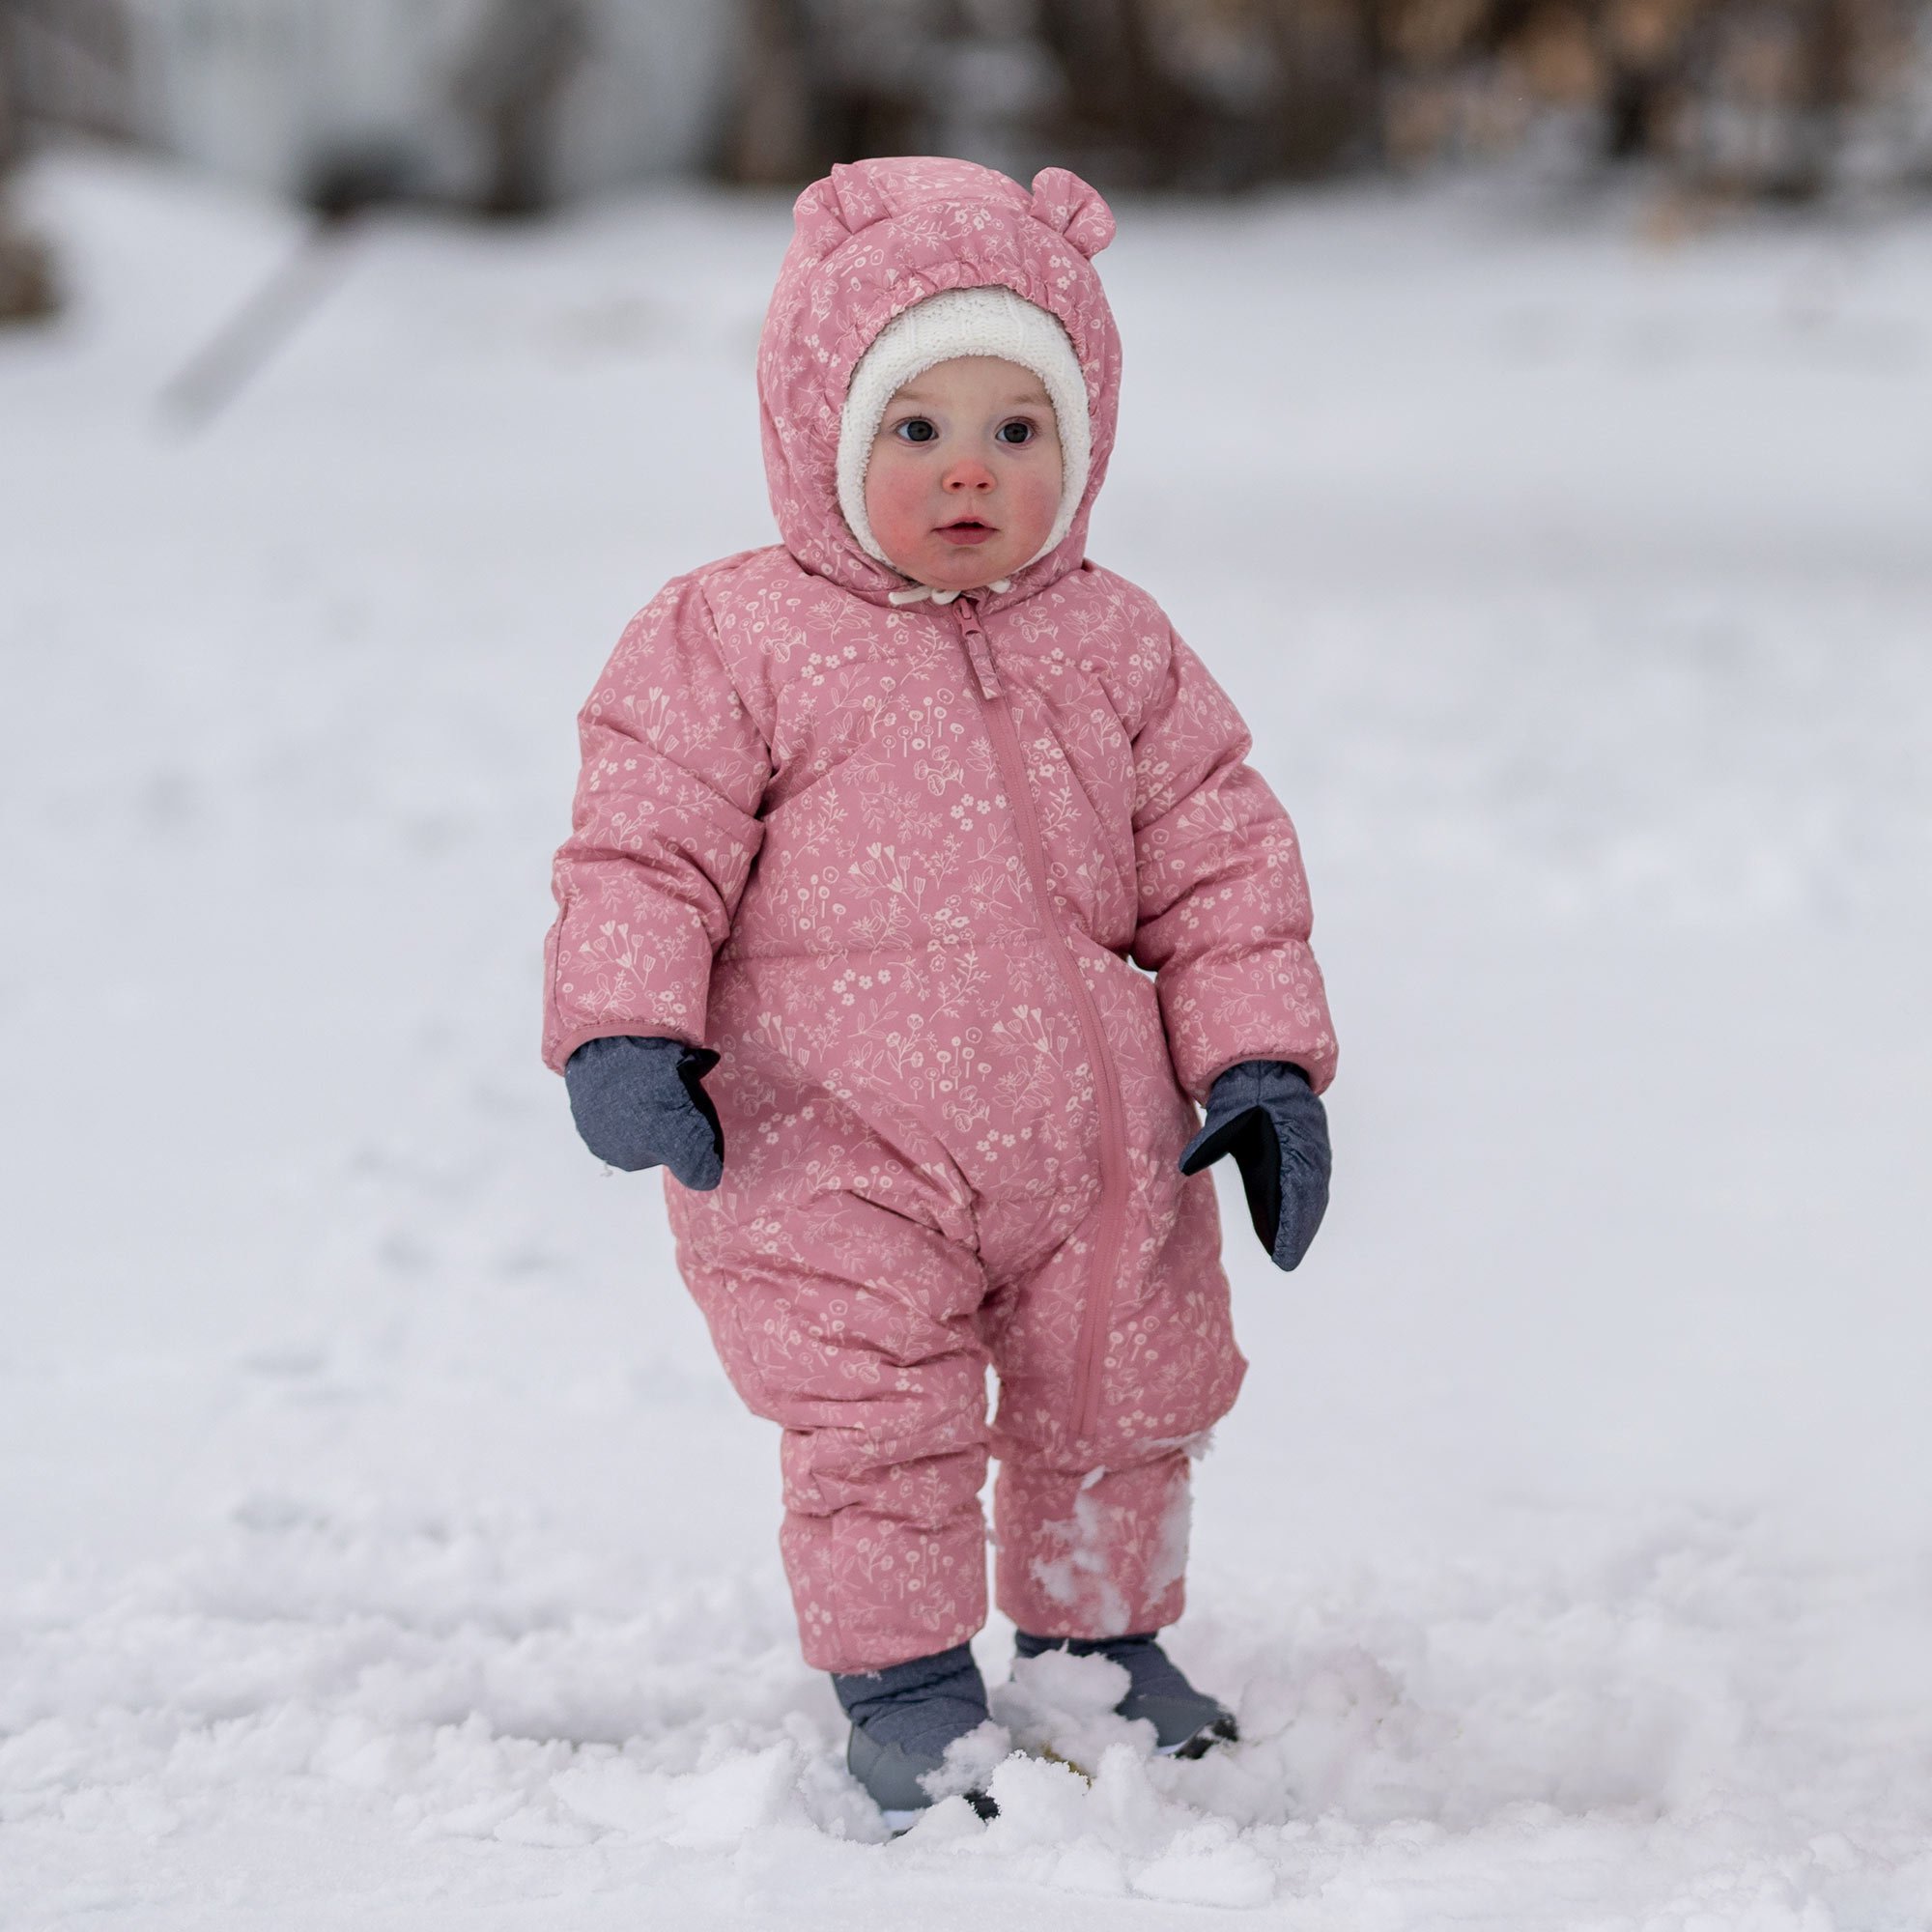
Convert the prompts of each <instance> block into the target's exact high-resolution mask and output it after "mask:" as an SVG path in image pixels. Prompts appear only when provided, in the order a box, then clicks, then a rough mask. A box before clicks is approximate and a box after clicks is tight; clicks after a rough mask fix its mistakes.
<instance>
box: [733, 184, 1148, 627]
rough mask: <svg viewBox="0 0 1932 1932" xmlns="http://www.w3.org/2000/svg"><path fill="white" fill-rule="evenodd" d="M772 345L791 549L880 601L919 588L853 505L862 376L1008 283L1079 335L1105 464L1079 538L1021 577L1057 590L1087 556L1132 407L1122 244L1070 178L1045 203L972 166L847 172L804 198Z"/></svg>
mask: <svg viewBox="0 0 1932 1932" xmlns="http://www.w3.org/2000/svg"><path fill="white" fill-rule="evenodd" d="M794 219H795V224H796V225H795V229H794V233H793V236H792V241H791V246H790V247H789V248H788V249H787V250H786V252H785V258H784V262H783V264H782V266H781V269H780V270H779V279H778V286H777V288H776V290H775V291H774V292H773V295H772V301H771V306H770V308H769V309H768V310H767V312H766V315H765V326H764V333H763V335H762V337H761V339H760V342H759V346H758V402H759V411H760V416H761V421H762V430H763V440H764V452H765V477H766V482H767V484H768V486H769V488H770V491H771V500H772V510H773V514H774V515H775V516H776V517H777V518H778V524H779V531H780V534H781V536H782V537H783V539H784V544H785V548H786V549H787V550H788V551H789V552H790V553H791V554H792V555H793V556H794V557H796V558H797V559H798V561H799V562H800V563H801V564H803V565H804V566H805V567H806V569H808V570H810V571H811V572H813V573H814V574H815V575H817V576H820V577H824V578H827V579H829V580H830V581H831V582H835V583H838V584H839V585H841V586H843V587H844V588H845V589H848V590H852V591H856V592H857V593H858V594H859V595H861V596H863V597H866V598H867V599H868V600H870V601H872V602H883V601H884V600H885V599H886V598H887V597H888V596H890V594H891V593H892V592H893V591H895V590H900V589H903V588H904V587H905V580H904V579H903V578H902V577H900V575H899V574H898V573H897V572H896V571H895V570H893V569H892V568H891V567H890V566H889V565H886V564H883V563H880V562H878V561H877V560H875V559H874V558H872V557H870V556H868V555H867V554H866V552H865V551H864V550H863V549H861V548H860V545H859V541H858V539H857V538H856V537H855V536H854V535H853V533H852V531H851V529H850V528H849V527H848V526H847V525H846V522H845V519H844V516H843V515H842V514H841V512H840V510H839V507H838V432H839V424H840V417H841V413H842V412H843V409H844V405H845V396H846V392H847V390H848V388H849V387H850V384H851V381H852V372H853V371H854V369H856V368H857V366H858V364H859V360H860V358H861V357H862V356H863V355H865V353H866V351H867V349H869V348H870V347H871V345H872V343H873V341H874V340H875V339H876V338H877V336H878V335H879V332H880V331H881V330H882V329H883V328H885V327H886V326H887V325H888V324H889V323H890V322H892V321H893V319H894V318H895V317H896V316H898V315H901V314H903V313H904V312H905V311H906V310H907V309H909V308H911V307H913V306H914V305H915V304H916V303H919V302H922V301H923V300H925V298H927V297H928V296H934V295H938V294H940V293H942V292H943V291H946V290H950V289H972V288H985V287H991V286H997V287H1001V288H1007V289H1010V290H1011V291H1012V292H1013V293H1014V294H1015V295H1017V296H1019V297H1020V298H1022V299H1024V300H1026V301H1030V302H1032V303H1033V304H1034V305H1035V306H1036V307H1037V308H1041V309H1044V310H1045V311H1046V312H1047V313H1048V314H1049V315H1051V316H1052V317H1053V318H1054V319H1055V320H1056V321H1057V322H1058V323H1059V324H1060V326H1061V327H1063V328H1064V329H1065V331H1066V335H1067V339H1068V340H1069V341H1070V342H1071V343H1072V345H1073V350H1074V354H1075V355H1077V356H1078V357H1079V361H1080V370H1081V374H1082V376H1083V377H1084V379H1085V381H1086V385H1087V407H1088V418H1089V425H1090V434H1091V437H1092V452H1091V457H1090V461H1089V467H1088V472H1087V486H1086V489H1085V490H1084V492H1083V493H1082V496H1081V499H1080V504H1079V507H1078V509H1077V510H1076V511H1075V512H1074V515H1073V520H1072V522H1071V524H1070V525H1069V526H1068V528H1067V531H1066V534H1065V536H1064V537H1063V538H1062V539H1061V540H1060V542H1059V543H1058V544H1057V545H1055V547H1054V548H1053V549H1052V550H1051V551H1049V552H1048V553H1047V554H1046V555H1044V556H1042V557H1040V558H1038V559H1037V560H1036V561H1035V562H1033V563H1031V564H1029V565H1028V566H1027V567H1026V569H1024V570H1023V571H1021V572H1019V573H1018V575H1017V576H1016V577H1015V579H1014V581H1013V587H1012V590H1011V592H1010V593H1009V596H1010V597H1025V596H1029V595H1031V594H1033V593H1034V592H1035V591H1037V590H1040V589H1043V588H1045V587H1046V586H1047V585H1048V584H1050V583H1053V582H1056V581H1057V580H1059V579H1060V578H1062V577H1064V576H1065V574H1066V572H1068V571H1069V570H1072V569H1074V568H1075V567H1076V566H1077V565H1078V564H1079V562H1080V560H1081V558H1082V557H1083V556H1084V555H1085V554H1086V548H1087V522H1088V517H1089V514H1090V512H1091V511H1092V508H1093V504H1094V497H1095V496H1096V495H1097V494H1098V492H1099V489H1100V485H1101V482H1102V481H1103V479H1104V478H1105V475H1106V469H1107V458H1108V456H1109V454H1110V453H1111V451H1112V449H1113V446H1114V425H1115V420H1116V415H1117V412H1118V408H1119V397H1120V381H1121V339H1120V333H1119V331H1118V330H1117V329H1116V327H1115V326H1114V316H1113V311H1112V309H1110V308H1109V307H1108V305H1107V298H1106V294H1105V292H1104V291H1103V290H1102V288H1101V286H1100V278H1099V275H1098V274H1097V273H1096V272H1095V270H1094V263H1093V257H1094V256H1095V255H1097V254H1098V253H1099V252H1100V250H1101V249H1102V248H1104V247H1105V246H1106V245H1107V243H1108V242H1109V241H1111V240H1112V239H1113V234H1114V217H1113V213H1112V212H1111V211H1110V210H1109V209H1108V207H1107V204H1106V203H1105V202H1104V201H1103V200H1102V199H1101V198H1100V196H1099V194H1098V193H1097V192H1096V191H1095V190H1094V189H1093V188H1092V187H1090V186H1089V185H1087V184H1086V183H1085V182H1083V181H1082V180H1081V179H1080V178H1079V177H1078V176H1077V175H1074V174H1070V173H1068V171H1067V170H1066V169H1065V168H1047V169H1044V170H1042V172H1041V173H1039V174H1038V175H1037V176H1036V177H1035V178H1034V184H1033V188H1032V191H1031V192H1029V191H1028V190H1027V189H1025V188H1023V187H1021V186H1020V185H1019V184H1018V183H1017V182H1013V181H1010V180H1009V179H1008V178H1007V176H1005V175H1003V174H998V173H996V172H995V171H994V170H993V169H991V168H982V167H980V166H977V165H976V164H975V163H973V162H971V161H954V160H942V159H936V158H931V157H923V156H922V157H915V158H906V159H896V160H869V161H856V162H853V163H851V164H849V165H841V166H838V167H835V168H834V169H833V170H832V172H831V174H830V175H829V176H827V177H826V178H825V179H824V180H823V181H818V182H814V183H813V184H812V185H811V186H810V187H809V188H807V189H806V190H805V192H804V193H803V194H801V195H800V196H799V198H798V202H797V204H796V207H795V209H794Z"/></svg>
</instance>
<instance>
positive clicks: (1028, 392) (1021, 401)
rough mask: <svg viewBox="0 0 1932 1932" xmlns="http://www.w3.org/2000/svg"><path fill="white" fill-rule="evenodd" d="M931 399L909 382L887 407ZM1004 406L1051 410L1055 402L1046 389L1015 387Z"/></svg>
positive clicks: (896, 392) (927, 401)
mask: <svg viewBox="0 0 1932 1932" xmlns="http://www.w3.org/2000/svg"><path fill="white" fill-rule="evenodd" d="M931 401H932V398H931V397H930V396H929V395H927V394H926V392H925V391H924V390H923V389H922V388H921V387H920V386H919V384H917V383H908V384H906V385H905V387H904V388H903V389H899V390H897V391H895V394H894V396H893V399H892V401H891V402H890V403H889V404H888V405H887V408H888V409H897V408H898V406H899V405H900V404H901V403H928V404H929V403H930V402H931ZM1003 407H1004V408H1006V409H1009V410H1016V409H1022V408H1025V409H1037V410H1050V409H1051V408H1052V407H1053V403H1052V400H1051V399H1050V398H1049V397H1048V395H1047V393H1046V391H1045V390H1044V389H1015V390H1013V391H1012V392H1011V393H1010V394H1009V396H1008V397H1007V400H1006V402H1005V404H1004V405H1003Z"/></svg>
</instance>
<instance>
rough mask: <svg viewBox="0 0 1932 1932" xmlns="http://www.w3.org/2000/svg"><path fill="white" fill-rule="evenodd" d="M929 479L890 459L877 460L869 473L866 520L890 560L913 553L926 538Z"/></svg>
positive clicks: (878, 458)
mask: <svg viewBox="0 0 1932 1932" xmlns="http://www.w3.org/2000/svg"><path fill="white" fill-rule="evenodd" d="M925 496H926V485H925V478H924V477H923V475H922V474H921V473H920V472H918V471H917V470H909V469H902V468H901V467H900V466H899V465H897V464H895V463H894V462H893V461H892V460H891V458H890V457H874V458H873V460H872V462H871V464H870V465H869V466H868V468H867V471H866V519H867V522H868V523H869V524H870V525H871V526H872V535H873V536H874V537H875V538H876V539H877V540H878V545H879V548H880V549H881V550H882V551H884V552H885V553H886V554H887V555H888V556H892V555H894V554H895V553H897V552H910V551H911V550H912V549H913V548H914V547H915V546H916V545H917V544H918V542H919V540H920V538H921V537H923V535H924V534H925V528H926V524H927V522H928V521H929V520H928V518H927V517H926V514H925Z"/></svg>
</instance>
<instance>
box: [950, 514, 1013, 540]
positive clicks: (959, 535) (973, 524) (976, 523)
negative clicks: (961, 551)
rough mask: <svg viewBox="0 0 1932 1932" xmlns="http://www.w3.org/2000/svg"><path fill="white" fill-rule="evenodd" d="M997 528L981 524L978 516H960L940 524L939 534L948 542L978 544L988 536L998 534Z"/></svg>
mask: <svg viewBox="0 0 1932 1932" xmlns="http://www.w3.org/2000/svg"><path fill="white" fill-rule="evenodd" d="M999 533H1000V532H999V529H998V527H997V526H994V525H992V524H983V523H981V522H980V519H979V518H978V517H961V518H959V519H958V520H957V521H956V522H954V523H951V524H941V525H940V526H939V534H940V535H941V536H943V537H944V538H945V539H946V541H947V542H948V543H955V544H980V543H984V542H985V541H986V539H987V538H988V537H996V536H998V535H999Z"/></svg>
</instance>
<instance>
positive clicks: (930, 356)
mask: <svg viewBox="0 0 1932 1932" xmlns="http://www.w3.org/2000/svg"><path fill="white" fill-rule="evenodd" d="M958 355H997V356H999V357H1000V358H1001V360H1002V361H1006V362H1017V363H1018V364H1019V366H1020V367H1021V368H1022V369H1031V370H1032V371H1033V373H1034V374H1035V375H1036V376H1037V377H1038V378H1039V380H1040V382H1041V384H1043V385H1044V387H1045V389H1046V393H1047V397H1048V400H1049V401H1051V403H1052V404H1053V413H1054V415H1055V417H1056V418H1057V419H1058V423H1059V428H1060V465H1061V470H1060V512H1059V514H1058V515H1057V516H1056V517H1055V518H1054V520H1053V528H1052V529H1051V530H1049V531H1048V532H1047V538H1046V541H1045V542H1044V543H1043V544H1041V545H1040V547H1039V549H1038V550H1037V551H1036V552H1035V553H1034V554H1033V555H1032V556H1030V557H1028V558H1027V562H1028V563H1037V562H1038V561H1039V559H1040V558H1041V557H1043V556H1044V555H1046V554H1047V553H1048V552H1049V551H1050V550H1052V549H1053V548H1054V547H1055V546H1056V545H1057V544H1058V543H1059V542H1060V540H1061V538H1063V537H1064V536H1065V534H1066V532H1067V531H1068V530H1069V529H1071V528H1072V527H1073V518H1074V514H1075V512H1076V511H1078V509H1079V508H1080V499H1081V497H1083V496H1085V495H1086V493H1087V466H1088V463H1089V461H1090V458H1091V455H1092V450H1093V432H1092V429H1091V426H1090V425H1089V423H1088V419H1087V379H1086V378H1085V377H1084V376H1083V375H1082V374H1081V373H1080V358H1079V357H1078V356H1077V355H1074V353H1073V345H1072V343H1071V342H1069V341H1068V340H1067V339H1066V331H1065V329H1064V328H1062V327H1061V326H1060V324H1059V323H1058V322H1056V321H1055V320H1054V319H1053V317H1052V316H1050V315H1048V314H1047V312H1046V311H1045V310H1044V309H1043V308H1036V307H1035V306H1034V304H1033V303H1032V302H1030V301H1027V300H1025V299H1024V298H1021V297H1019V296H1016V295H1015V294H1014V293H1013V292H1012V290H1011V289H1008V288H1000V287H987V288H979V289H948V290H947V291H946V292H945V293H944V294H942V295H936V296H928V297H927V298H925V300H924V301H923V302H919V303H917V304H916V305H915V306H914V307H912V308H909V309H907V310H906V311H905V313H904V314H903V315H898V316H895V317H894V318H893V320H892V321H891V322H889V323H888V324H887V325H886V327H884V328H882V329H881V330H880V331H879V333H878V334H877V336H876V337H874V338H873V341H872V346H871V347H870V348H869V349H867V351H866V353H865V355H863V356H861V357H860V359H859V366H858V367H857V368H856V369H854V370H853V372H852V381H851V384H850V386H849V387H848V388H847V389H846V392H845V408H844V411H843V412H842V413H841V415H840V417H839V423H838V507H839V509H841V510H842V511H843V512H844V513H845V522H846V524H847V525H848V526H850V528H851V531H852V534H853V535H854V536H855V537H857V538H858V540H859V548H860V549H861V550H863V551H864V552H865V553H866V554H867V556H871V557H876V558H877V559H878V560H879V562H881V563H884V564H891V562H892V559H891V558H890V557H889V556H887V554H885V552H884V551H882V550H881V549H880V548H879V546H878V541H877V539H876V538H874V536H873V535H872V526H871V525H870V523H869V522H867V517H866V468H867V464H868V463H869V462H870V461H871V455H872V440H873V439H874V438H875V437H876V436H877V435H878V433H879V424H880V422H881V421H882V420H883V419H884V417H885V413H886V405H887V404H888V403H890V402H891V401H892V399H893V398H894V396H895V395H896V394H897V393H898V391H899V390H900V389H902V388H904V387H905V385H906V384H908V383H910V382H911V381H912V380H913V378H914V377H915V376H923V374H924V373H925V372H926V370H928V369H930V368H932V367H934V366H935V365H936V364H937V363H941V362H951V361H952V359H953V358H954V357H955V356H958ZM1021 567H1022V568H1024V567H1025V566H1024V565H1022V566H1021ZM949 601H950V600H949Z"/></svg>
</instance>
